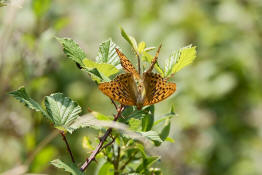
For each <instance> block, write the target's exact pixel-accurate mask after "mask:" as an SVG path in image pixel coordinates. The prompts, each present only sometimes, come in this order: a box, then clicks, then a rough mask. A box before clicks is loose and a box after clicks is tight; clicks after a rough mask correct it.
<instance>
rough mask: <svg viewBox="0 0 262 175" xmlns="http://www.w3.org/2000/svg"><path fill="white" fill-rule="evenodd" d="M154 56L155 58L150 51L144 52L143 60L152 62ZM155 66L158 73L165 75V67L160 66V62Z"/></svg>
mask: <svg viewBox="0 0 262 175" xmlns="http://www.w3.org/2000/svg"><path fill="white" fill-rule="evenodd" d="M153 58H154V57H153V56H152V55H150V54H149V53H147V52H143V54H142V60H143V61H146V62H148V63H150V64H151V62H152V60H153ZM154 68H155V69H156V71H157V72H158V73H160V75H161V76H164V71H163V69H162V68H161V67H160V66H159V64H158V63H156V64H155V66H154Z"/></svg>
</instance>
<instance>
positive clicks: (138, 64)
mask: <svg viewBox="0 0 262 175" xmlns="http://www.w3.org/2000/svg"><path fill="white" fill-rule="evenodd" d="M136 57H137V67H138V74H139V75H140V73H141V66H140V56H139V53H137V52H136Z"/></svg>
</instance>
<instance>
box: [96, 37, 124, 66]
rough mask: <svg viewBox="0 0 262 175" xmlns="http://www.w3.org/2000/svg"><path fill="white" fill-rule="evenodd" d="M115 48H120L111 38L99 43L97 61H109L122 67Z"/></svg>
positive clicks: (108, 62)
mask: <svg viewBox="0 0 262 175" xmlns="http://www.w3.org/2000/svg"><path fill="white" fill-rule="evenodd" d="M115 48H118V49H120V48H119V46H117V45H116V44H115V43H114V42H113V41H112V40H111V39H109V40H107V41H104V42H102V43H101V44H100V45H99V51H98V55H97V57H96V61H97V63H107V64H111V65H113V66H115V67H117V68H118V69H121V64H120V59H119V58H118V55H117V53H116V50H115Z"/></svg>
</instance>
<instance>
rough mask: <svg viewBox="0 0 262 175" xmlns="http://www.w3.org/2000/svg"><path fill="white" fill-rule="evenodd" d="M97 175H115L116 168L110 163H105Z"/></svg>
mask: <svg viewBox="0 0 262 175" xmlns="http://www.w3.org/2000/svg"><path fill="white" fill-rule="evenodd" d="M97 175H114V166H113V165H112V164H111V163H109V162H105V163H104V164H103V165H102V166H101V167H100V169H99V172H98V173H97Z"/></svg>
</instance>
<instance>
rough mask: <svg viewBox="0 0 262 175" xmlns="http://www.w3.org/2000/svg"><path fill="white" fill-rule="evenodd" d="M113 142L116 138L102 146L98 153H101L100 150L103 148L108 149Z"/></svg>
mask: <svg viewBox="0 0 262 175" xmlns="http://www.w3.org/2000/svg"><path fill="white" fill-rule="evenodd" d="M115 140H116V138H115V137H114V138H113V140H112V141H111V142H109V143H108V144H106V145H104V146H103V147H102V148H101V149H100V150H99V151H101V150H102V149H104V148H106V147H108V146H109V145H111V144H112V143H114V141H115Z"/></svg>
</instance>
